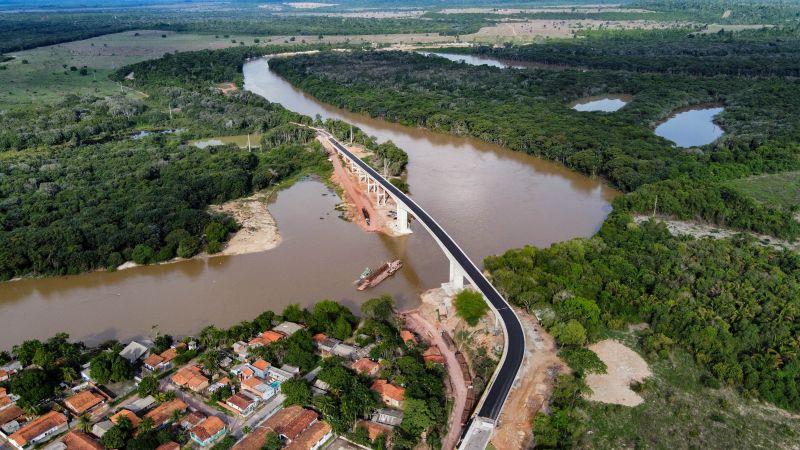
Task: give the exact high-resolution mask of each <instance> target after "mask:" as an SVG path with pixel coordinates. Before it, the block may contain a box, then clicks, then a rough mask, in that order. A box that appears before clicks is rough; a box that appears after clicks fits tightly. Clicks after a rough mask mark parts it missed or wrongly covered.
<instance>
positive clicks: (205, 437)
mask: <svg viewBox="0 0 800 450" xmlns="http://www.w3.org/2000/svg"><path fill="white" fill-rule="evenodd" d="M227 431H228V428H227V427H226V426H225V422H223V421H222V419H220V418H219V417H217V416H211V417H209V418H207V419H205V420H203V421H202V422H200V423H199V424H197V426H195V427H194V428H192V430H191V431H190V432H189V437H191V438H192V440H193V441H195V442H197V443H198V444H200V446H202V447H207V446H209V445H211V444H212V443H214V442H215V441H216V440H218V439H219V438H221V437H222V436H224V435H225V433H226V432H227Z"/></svg>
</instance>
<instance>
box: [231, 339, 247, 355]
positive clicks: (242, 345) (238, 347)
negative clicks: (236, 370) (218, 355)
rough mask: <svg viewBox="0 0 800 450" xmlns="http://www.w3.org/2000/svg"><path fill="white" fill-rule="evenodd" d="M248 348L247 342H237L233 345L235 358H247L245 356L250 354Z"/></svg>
mask: <svg viewBox="0 0 800 450" xmlns="http://www.w3.org/2000/svg"><path fill="white" fill-rule="evenodd" d="M248 348H249V346H248V345H247V342H244V341H239V342H237V343H235V344H233V352H234V353H236V356H238V357H239V359H245V358H247V356H248V355H249V354H250V352H249V351H248V350H247V349H248Z"/></svg>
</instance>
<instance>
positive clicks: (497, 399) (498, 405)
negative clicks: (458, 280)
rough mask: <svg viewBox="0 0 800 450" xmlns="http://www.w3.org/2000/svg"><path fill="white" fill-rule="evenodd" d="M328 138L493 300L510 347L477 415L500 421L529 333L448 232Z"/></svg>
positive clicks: (379, 176)
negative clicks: (412, 215)
mask: <svg viewBox="0 0 800 450" xmlns="http://www.w3.org/2000/svg"><path fill="white" fill-rule="evenodd" d="M323 133H324V134H325V136H326V137H327V138H328V140H329V141H330V142H331V144H333V145H334V146H335V147H336V148H337V149H338V150H339V151H341V152H342V153H344V154H346V155H347V156H348V157H350V158H351V159H352V160H353V161H355V162H356V164H358V165H359V167H361V168H362V169H363V170H365V171H366V172H367V173H369V174H370V176H371V177H372V178H373V179H375V180H377V181H378V182H379V183H380V184H381V185H382V186H383V188H384V189H386V190H387V191H389V192H390V193H391V194H392V195H393V196H394V197H395V198H397V199H400V201H401V202H403V203H404V205H405V207H406V208H408V209H409V210H410V211H411V212H412V213H413V214H414V216H415V217H416V218H417V219H418V220H419V221H420V222H421V223H422V224H423V225H424V226H425V227H426V228H427V229H428V230H429V231H430V232H431V233H432V234H433V236H434V237H435V238H436V239H437V240H438V241H439V242H440V243H441V244H442V245H443V246H444V247H445V248H446V249H447V251H448V252H449V253H450V254H451V255H452V256H453V257H454V258H455V259H456V261H457V262H458V264H460V265H461V268H462V269H463V270H464V273H466V274H467V278H469V279H470V281H472V284H473V285H475V287H477V288H478V290H480V291H481V293H482V294H483V295H484V296H485V297H486V298H487V299H488V300H489V302H490V303H491V304H492V306H493V307H494V309H496V310H497V312H498V313H499V315H500V319H501V320H502V321H503V325H504V328H505V332H506V336H507V338H508V345H507V346H506V355H505V359H504V360H503V361H502V362H501V365H500V366H499V367H498V368H497V370H496V371H495V379H494V382H493V383H492V385H491V386H489V388H488V392H487V393H486V398H485V400H484V402H483V405H481V408H480V410H479V411H478V412H477V414H478V416H481V417H486V418H489V419H492V420H497V418H498V417H499V416H500V411H501V410H502V408H503V404H504V403H505V401H506V397H508V393H509V392H510V391H511V387H512V386H513V384H514V379H515V378H516V376H517V372H518V371H519V368H520V367H521V366H522V359H523V356H524V354H525V333H524V332H523V331H522V324H521V323H520V321H519V319H518V318H517V315H516V313H514V310H513V309H512V308H511V307H510V306H509V304H508V302H506V300H505V299H504V298H503V296H502V295H500V293H499V292H497V289H495V288H494V286H492V284H491V283H489V281H488V280H487V279H486V277H484V276H483V273H482V272H481V271H480V270H479V269H478V267H477V266H475V264H474V263H473V262H472V261H471V260H470V259H469V257H467V255H466V253H464V251H463V250H461V248H460V247H459V246H458V244H456V242H455V241H454V240H453V239H452V238H451V237H450V236H449V235H448V234H447V233H446V232H445V231H444V229H443V228H442V227H441V226H439V224H438V223H436V220H434V219H433V217H431V216H430V215H429V214H428V213H427V212H425V210H424V209H422V208H421V207H420V206H419V205H417V204H416V202H414V201H413V200H411V199H410V198H409V197H408V196H407V195H405V194H404V193H403V192H402V191H400V190H399V189H397V187H395V186H394V185H393V184H392V183H390V182H389V181H388V180H386V179H385V178H383V177H382V176H381V175H380V174H379V173H378V172H377V171H375V170H374V169H373V168H372V167H370V166H369V165H367V163H365V162H364V161H362V160H361V159H359V158H358V157H356V156H355V155H353V154H352V153H351V152H350V151H349V150H348V149H347V148H346V147H344V146H343V145H342V144H340V143H339V142H338V141H336V140H335V139H333V137H332V136H331V135H330V134H329V133H325V132H323Z"/></svg>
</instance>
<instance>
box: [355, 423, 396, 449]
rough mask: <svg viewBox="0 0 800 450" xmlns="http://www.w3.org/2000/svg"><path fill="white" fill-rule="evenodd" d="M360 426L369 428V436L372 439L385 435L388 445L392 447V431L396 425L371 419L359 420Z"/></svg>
mask: <svg viewBox="0 0 800 450" xmlns="http://www.w3.org/2000/svg"><path fill="white" fill-rule="evenodd" d="M358 426H359V427H363V428H365V429H366V430H367V435H368V436H369V440H370V441H374V440H375V439H377V438H378V436H380V435H385V436H386V443H387V447H391V444H390V442H391V438H392V431H394V427H390V426H389V425H382V424H380V423H375V422H372V421H369V420H359V421H358Z"/></svg>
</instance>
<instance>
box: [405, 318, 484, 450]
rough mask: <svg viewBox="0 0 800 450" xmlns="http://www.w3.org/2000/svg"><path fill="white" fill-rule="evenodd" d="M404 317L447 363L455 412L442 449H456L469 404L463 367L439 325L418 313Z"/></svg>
mask: <svg viewBox="0 0 800 450" xmlns="http://www.w3.org/2000/svg"><path fill="white" fill-rule="evenodd" d="M403 317H405V320H406V326H407V327H408V328H409V329H410V330H412V331H414V332H415V333H417V334H419V335H420V336H422V337H423V338H424V339H425V340H426V341H428V342H430V343H431V344H432V345H435V346H436V347H438V348H439V351H440V352H441V353H442V355H443V356H444V357H445V360H446V361H447V362H446V365H447V375H448V377H449V378H450V385H451V386H452V387H453V410H452V411H451V413H450V419H449V421H448V424H447V436H445V438H444V440H443V441H442V448H444V449H451V448H455V446H456V444H457V443H458V438H459V437H460V436H461V415H462V414H461V413H462V411H464V407H465V406H466V404H467V386H466V384H465V383H464V374H462V373H461V366H459V365H458V360H456V354H455V352H454V351H452V350H450V348H448V347H447V344H445V342H444V339H442V334H441V329H440V328H439V327H438V326H437V325H434V324H432V323H430V322H428V321H427V320H425V319H424V318H423V317H422V315H420V314H419V313H418V312H416V311H409V312H407V313H404V314H403ZM498 448H499V447H498Z"/></svg>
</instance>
